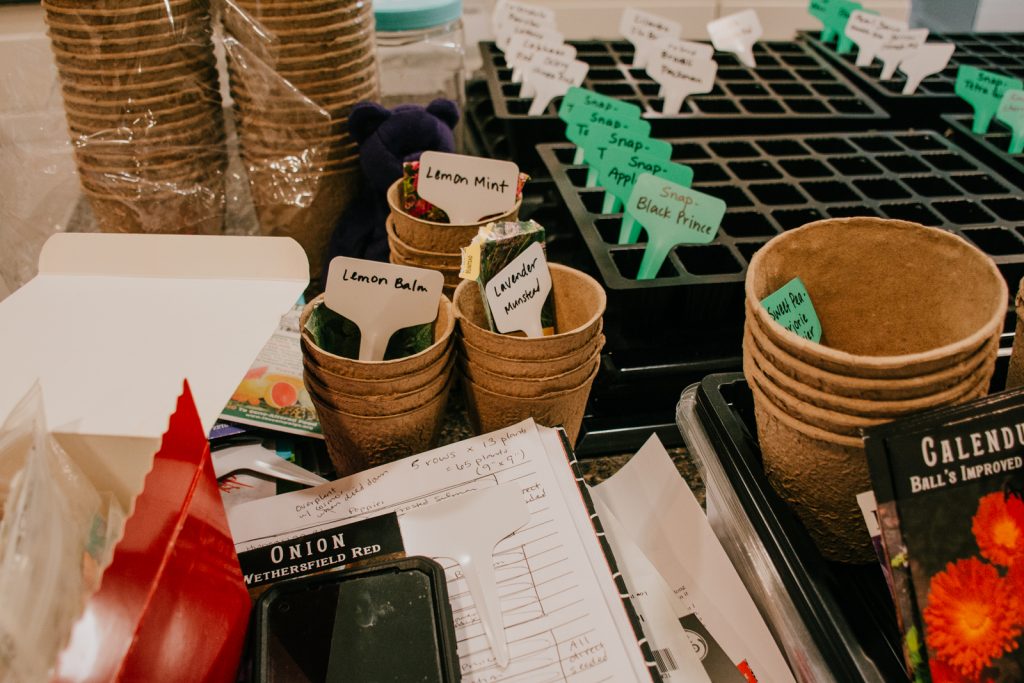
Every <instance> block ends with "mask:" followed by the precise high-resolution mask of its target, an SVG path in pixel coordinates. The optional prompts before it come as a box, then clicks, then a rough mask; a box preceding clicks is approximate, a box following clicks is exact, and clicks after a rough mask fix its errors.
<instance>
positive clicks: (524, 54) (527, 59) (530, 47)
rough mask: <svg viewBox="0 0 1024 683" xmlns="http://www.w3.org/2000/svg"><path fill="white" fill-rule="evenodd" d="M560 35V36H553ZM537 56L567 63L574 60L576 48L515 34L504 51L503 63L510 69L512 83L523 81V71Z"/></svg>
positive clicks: (559, 42)
mask: <svg viewBox="0 0 1024 683" xmlns="http://www.w3.org/2000/svg"><path fill="white" fill-rule="evenodd" d="M553 35H559V36H560V35H561V34H553ZM538 55H547V56H551V57H558V58H560V59H565V60H567V61H572V60H574V59H576V48H575V47H573V46H572V45H569V44H567V43H563V42H561V41H556V40H537V39H536V38H534V37H533V36H529V35H526V34H525V33H516V34H515V35H513V36H512V40H511V41H510V42H509V44H508V49H507V50H505V62H506V63H507V64H508V65H509V66H510V67H512V82H513V83H520V82H522V80H523V71H524V70H525V69H526V68H527V67H528V66H529V65H530V64H531V63H532V62H533V60H534V59H535V58H536V57H537V56H538Z"/></svg>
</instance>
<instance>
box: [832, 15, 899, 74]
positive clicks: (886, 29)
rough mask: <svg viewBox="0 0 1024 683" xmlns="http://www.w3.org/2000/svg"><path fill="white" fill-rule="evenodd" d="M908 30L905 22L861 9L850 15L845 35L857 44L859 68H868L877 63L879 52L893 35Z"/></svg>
mask: <svg viewBox="0 0 1024 683" xmlns="http://www.w3.org/2000/svg"><path fill="white" fill-rule="evenodd" d="M906 30H907V22H905V21H896V20H894V19H883V18H882V17H880V16H878V15H877V14H872V13H871V12H868V11H866V10H862V9H859V10H855V11H853V12H851V13H850V20H849V21H847V22H846V28H845V29H844V33H845V34H846V37H847V38H849V39H850V40H852V41H853V42H854V43H856V44H857V62H856V63H857V66H868V65H870V64H871V62H873V61H875V57H876V56H877V55H878V51H879V50H880V49H881V47H882V45H884V44H885V43H886V41H888V40H889V37H890V36H891V35H892V34H893V33H899V32H902V31H906Z"/></svg>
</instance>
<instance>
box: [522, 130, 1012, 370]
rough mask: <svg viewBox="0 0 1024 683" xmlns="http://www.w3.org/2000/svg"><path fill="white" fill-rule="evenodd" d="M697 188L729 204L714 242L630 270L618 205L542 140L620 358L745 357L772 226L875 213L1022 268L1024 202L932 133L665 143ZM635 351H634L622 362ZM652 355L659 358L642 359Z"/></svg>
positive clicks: (630, 252) (1006, 271)
mask: <svg viewBox="0 0 1024 683" xmlns="http://www.w3.org/2000/svg"><path fill="white" fill-rule="evenodd" d="M671 142H672V144H673V161H676V162H679V163H684V164H688V165H690V166H691V167H692V168H693V171H694V188H695V189H698V190H701V191H703V192H706V193H708V194H711V195H714V196H716V197H719V198H721V199H723V200H724V201H725V203H726V205H727V206H728V210H727V212H726V214H725V218H724V219H723V221H722V226H721V228H720V229H719V231H718V234H717V236H716V238H715V240H714V241H713V242H712V243H710V244H706V245H680V246H677V247H676V248H675V249H674V250H673V251H672V252H671V253H670V255H669V258H668V259H667V260H666V261H665V264H664V266H663V267H662V269H661V272H659V273H658V276H657V277H656V278H655V279H653V280H636V279H635V277H636V274H637V271H638V269H639V265H640V260H641V258H642V255H643V251H644V247H645V246H646V245H645V244H644V243H638V244H633V245H618V244H616V242H617V239H618V233H619V226H620V223H621V217H622V215H621V214H620V213H615V214H604V213H602V212H601V209H602V205H603V201H604V194H605V193H604V190H602V189H600V188H586V187H584V181H585V178H586V175H587V168H586V167H585V166H575V165H573V164H572V158H573V153H574V151H575V147H574V146H573V145H571V144H558V145H540V146H538V150H539V152H540V155H541V158H542V159H543V161H544V163H545V164H546V165H547V167H548V170H549V171H550V173H551V177H552V179H553V180H554V182H555V185H556V186H557V188H558V190H559V192H560V193H561V195H562V198H563V199H564V201H565V205H566V208H567V210H568V211H569V212H570V213H571V214H572V216H573V220H574V221H575V224H576V226H577V228H578V229H579V232H580V234H581V236H582V238H583V242H584V243H585V244H586V247H587V251H588V252H589V255H590V257H591V260H590V262H589V264H588V267H587V268H586V269H587V270H589V271H590V272H592V273H594V274H595V276H596V277H597V278H598V279H599V280H600V281H601V282H602V283H603V285H604V286H605V288H606V290H607V292H608V309H607V312H606V314H605V336H606V337H607V339H608V345H607V347H606V348H608V349H609V350H610V351H611V352H613V354H617V355H616V357H617V358H619V359H620V364H622V365H624V366H636V365H638V364H639V363H643V364H644V365H655V364H666V363H671V362H672V360H673V359H677V360H680V361H684V360H686V359H688V358H692V357H693V356H694V355H697V356H700V355H702V354H713V355H715V356H718V357H723V356H729V355H736V354H738V353H739V349H740V342H741V339H742V324H743V298H744V295H743V281H744V278H745V275H746V267H747V263H748V262H749V261H750V258H751V257H752V256H753V254H754V253H755V252H756V251H757V250H758V249H759V248H760V247H761V246H763V245H764V244H765V242H767V241H768V240H769V239H771V238H772V237H773V236H775V235H777V234H779V233H781V232H783V231H785V230H789V229H791V228H795V227H798V226H800V225H803V224H805V223H808V222H810V221H814V220H818V219H821V218H828V217H843V216H865V215H866V216H880V217H885V218H899V219H904V220H910V221H915V222H918V223H922V224H924V225H930V226H938V227H943V228H946V229H949V230H952V231H954V232H956V233H958V234H960V235H962V236H963V237H966V238H967V239H968V240H970V241H971V242H973V243H974V244H975V245H977V246H978V247H979V248H980V249H981V250H982V251H984V252H985V253H987V254H989V255H990V256H991V257H992V259H993V260H994V261H995V263H996V265H997V266H998V267H999V270H1000V272H1002V274H1003V276H1004V277H1005V278H1006V281H1007V283H1008V284H1009V287H1010V291H1011V292H1016V290H1017V283H1018V282H1019V281H1020V279H1021V276H1022V275H1024V198H1022V197H1021V193H1020V191H1019V190H1016V189H1014V188H1013V187H1012V185H1011V184H1010V183H1009V182H1008V181H1007V180H1005V179H1004V178H1002V177H1001V176H1000V175H999V174H997V173H996V172H995V171H993V170H992V169H991V168H989V167H988V166H986V165H985V164H983V163H981V162H979V161H977V160H976V159H974V158H973V157H972V156H971V155H970V154H968V153H967V152H965V151H964V150H962V149H961V148H959V147H957V146H956V145H954V144H953V143H951V142H949V141H948V140H946V139H945V138H943V137H942V136H940V135H938V134H937V133H933V132H929V131H893V132H872V133H849V134H841V135H789V136H767V137H765V136H758V137H728V138H706V139H700V140H685V139H674V140H671ZM630 357H635V358H636V360H635V361H632V360H629V359H630ZM648 358H657V359H658V360H657V361H645V359H648Z"/></svg>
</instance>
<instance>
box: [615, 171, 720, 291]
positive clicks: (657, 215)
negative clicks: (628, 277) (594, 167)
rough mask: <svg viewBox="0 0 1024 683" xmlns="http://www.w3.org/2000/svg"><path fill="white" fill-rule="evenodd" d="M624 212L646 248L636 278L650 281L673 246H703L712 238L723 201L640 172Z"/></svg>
mask: <svg viewBox="0 0 1024 683" xmlns="http://www.w3.org/2000/svg"><path fill="white" fill-rule="evenodd" d="M626 210H627V211H629V213H630V215H632V216H633V217H634V218H636V220H637V221H638V222H639V223H640V224H641V225H642V226H644V228H645V229H646V230H647V249H646V250H644V256H643V260H642V261H641V262H640V271H639V273H638V274H637V279H638V280H650V279H652V278H654V277H656V276H657V274H658V271H659V270H661V265H662V264H663V263H664V262H665V258H666V257H667V256H668V253H669V251H671V250H672V247H674V246H675V245H677V244H707V243H708V242H711V241H712V240H714V239H715V235H716V234H718V226H719V224H721V222H722V217H723V216H724V215H725V202H723V201H722V200H721V199H719V198H717V197H712V196H711V195H707V194H704V193H703V192H698V191H696V190H691V189H690V188H688V187H683V186H682V185H677V184H676V183H671V182H668V181H667V180H662V179H661V178H658V177H655V176H653V175H651V174H650V173H644V174H641V176H640V178H639V179H638V180H637V182H636V185H635V186H634V187H633V192H632V193H630V195H629V201H627V202H626Z"/></svg>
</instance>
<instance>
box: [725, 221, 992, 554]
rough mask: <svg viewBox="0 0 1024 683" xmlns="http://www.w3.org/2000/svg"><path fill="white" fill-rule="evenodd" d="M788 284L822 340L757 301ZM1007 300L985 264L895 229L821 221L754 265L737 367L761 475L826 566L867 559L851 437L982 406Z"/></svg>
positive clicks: (958, 246) (859, 469)
mask: <svg viewBox="0 0 1024 683" xmlns="http://www.w3.org/2000/svg"><path fill="white" fill-rule="evenodd" d="M795 277H799V278H800V279H801V280H802V281H803V283H804V285H805V287H806V288H807V291H808V293H809V294H810V297H811V300H812V302H813V305H814V308H815V310H816V312H817V315H818V318H819V320H820V322H821V329H822V338H821V342H820V343H816V342H813V341H810V340H808V339H805V338H803V337H801V336H799V335H797V334H795V333H793V332H791V331H789V330H788V329H786V328H784V327H783V326H782V325H780V324H778V323H776V322H775V321H774V320H773V319H772V318H771V316H770V315H769V313H768V311H767V310H766V309H765V308H764V307H763V306H762V305H761V303H760V302H761V300H762V299H764V298H765V297H767V296H769V295H770V294H772V293H773V292H775V291H776V290H778V289H779V288H781V287H782V286H783V285H785V284H786V283H788V282H789V281H790V280H792V279H793V278H795ZM1007 299H1008V297H1007V288H1006V284H1005V282H1004V280H1003V278H1002V276H1001V275H1000V273H999V271H998V270H997V268H996V266H995V264H994V263H993V262H992V260H991V259H990V258H988V257H987V256H986V255H985V254H983V253H982V252H981V251H979V250H978V249H976V248H975V247H973V246H972V245H970V244H969V243H968V242H966V241H965V240H963V239H962V238H960V237H958V236H956V235H953V234H951V233H948V232H945V231H942V230H939V229H936V228H926V227H924V226H921V225H918V224H916V223H908V222H905V221H897V220H885V219H879V218H846V219H831V220H823V221H817V222H814V223H810V224H808V225H805V226H803V227H801V228H798V229H796V230H791V231H789V232H786V233H784V234H782V235H780V236H778V237H776V238H774V239H773V240H771V241H770V242H768V243H767V244H766V245H765V246H764V247H762V248H761V250H760V251H758V252H757V253H756V254H755V255H754V258H753V259H752V260H751V262H750V266H749V268H748V271H747V280H746V308H747V310H746V326H745V329H744V340H743V371H744V374H745V375H746V377H747V381H748V383H749V384H750V387H751V390H752V392H753V394H754V406H755V413H756V419H757V429H758V436H759V440H760V444H761V451H762V453H763V456H764V465H765V470H766V474H767V475H768V478H769V480H770V481H771V483H772V485H773V487H774V488H775V489H776V491H777V492H778V493H779V494H780V495H781V496H782V497H783V498H784V499H785V500H786V501H787V502H788V503H790V504H791V505H792V507H793V508H794V510H795V511H796V513H797V514H798V515H799V516H800V518H801V520H802V521H803V523H804V525H805V526H806V527H807V529H808V531H809V532H810V534H811V536H812V538H814V540H815V542H816V543H817V545H818V547H819V548H820V550H821V551H822V553H823V554H824V555H825V557H827V558H829V559H833V560H838V561H845V562H871V561H873V560H874V554H873V551H872V548H871V544H870V539H869V537H868V534H867V530H866V528H865V526H864V522H863V519H862V515H861V512H860V510H859V507H858V505H857V501H856V495H857V494H858V493H860V492H862V491H866V490H870V488H871V484H870V480H869V476H868V467H867V462H866V459H865V456H864V447H863V441H862V439H861V430H862V429H864V428H866V427H870V426H873V425H878V424H881V423H883V422H887V421H889V420H892V419H894V418H897V417H901V416H906V415H910V414H913V413H915V412H919V411H921V410H925V409H928V408H935V407H939V406H943V405H950V404H956V403H962V402H965V401H969V400H971V399H974V398H978V397H981V396H984V395H985V394H986V393H987V392H988V387H989V383H990V381H991V378H992V374H993V372H994V368H995V360H996V352H997V350H998V340H999V333H1000V331H1001V329H1002V326H1003V323H1004V319H1005V316H1006V311H1007Z"/></svg>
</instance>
